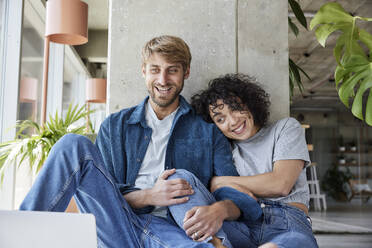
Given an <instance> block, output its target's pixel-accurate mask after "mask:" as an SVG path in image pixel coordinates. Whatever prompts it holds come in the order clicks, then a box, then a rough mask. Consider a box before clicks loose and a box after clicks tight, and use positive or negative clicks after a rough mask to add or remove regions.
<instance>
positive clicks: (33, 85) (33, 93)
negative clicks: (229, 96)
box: [19, 77, 38, 121]
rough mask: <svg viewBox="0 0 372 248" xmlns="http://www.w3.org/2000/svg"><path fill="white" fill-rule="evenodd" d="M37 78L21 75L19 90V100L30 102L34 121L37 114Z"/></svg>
mask: <svg viewBox="0 0 372 248" xmlns="http://www.w3.org/2000/svg"><path fill="white" fill-rule="evenodd" d="M37 85H38V80H37V78H33V77H22V78H21V84H20V91H19V102H23V103H31V104H32V117H31V119H32V120H33V121H35V119H36V116H37Z"/></svg>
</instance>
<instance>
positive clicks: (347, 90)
mask: <svg viewBox="0 0 372 248" xmlns="http://www.w3.org/2000/svg"><path fill="white" fill-rule="evenodd" d="M366 76H368V72H366V71H362V72H361V73H357V74H354V75H353V76H352V77H350V78H349V79H348V80H346V81H345V82H343V83H342V85H341V87H340V89H339V90H338V95H339V96H340V99H341V101H342V102H343V103H344V104H345V106H346V107H349V98H350V97H353V96H354V87H355V86H356V85H357V84H358V83H359V80H361V79H362V78H363V77H366Z"/></svg>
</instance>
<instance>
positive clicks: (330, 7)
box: [310, 2, 353, 30]
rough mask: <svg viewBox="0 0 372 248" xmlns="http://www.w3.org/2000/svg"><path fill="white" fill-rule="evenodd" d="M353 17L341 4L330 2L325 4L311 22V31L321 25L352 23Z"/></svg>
mask: <svg viewBox="0 0 372 248" xmlns="http://www.w3.org/2000/svg"><path fill="white" fill-rule="evenodd" d="M352 21H353V17H352V16H351V15H350V14H348V13H347V12H346V11H345V10H344V9H343V8H342V6H341V5H340V4H339V3H336V2H330V3H326V4H324V5H323V6H322V7H321V8H320V9H319V11H318V12H317V13H316V14H315V16H314V18H313V19H312V20H311V22H310V30H312V29H313V28H314V27H315V26H317V25H319V24H327V23H351V22H352Z"/></svg>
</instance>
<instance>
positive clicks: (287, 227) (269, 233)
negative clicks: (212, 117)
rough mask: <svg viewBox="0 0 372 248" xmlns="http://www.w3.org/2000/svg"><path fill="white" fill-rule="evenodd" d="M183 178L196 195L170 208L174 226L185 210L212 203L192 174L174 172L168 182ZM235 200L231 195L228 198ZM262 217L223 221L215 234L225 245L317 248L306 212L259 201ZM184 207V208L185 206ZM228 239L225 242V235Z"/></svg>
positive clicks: (266, 201) (204, 189)
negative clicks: (248, 220) (269, 244)
mask: <svg viewBox="0 0 372 248" xmlns="http://www.w3.org/2000/svg"><path fill="white" fill-rule="evenodd" d="M174 178H183V179H185V180H187V181H188V182H189V184H190V185H191V186H192V188H193V189H194V191H195V193H194V194H193V195H192V196H190V200H189V201H188V202H187V203H184V204H180V205H173V206H170V207H169V210H170V212H171V214H172V216H173V218H174V219H175V221H176V223H177V224H178V225H179V226H180V227H182V226H183V217H184V215H185V211H187V210H188V209H191V208H192V207H195V206H203V205H210V204H212V203H214V202H215V199H214V197H213V195H212V194H211V193H210V192H209V191H208V190H207V189H206V188H205V187H204V185H203V184H202V183H201V182H200V181H199V180H198V178H197V177H195V176H194V175H193V174H192V173H190V172H188V171H186V170H177V172H176V173H175V174H173V175H172V176H170V177H169V179H174ZM231 199H234V195H231ZM258 203H259V204H260V206H261V208H262V212H263V214H262V216H261V218H259V219H258V220H256V221H250V222H247V221H244V220H241V221H225V222H224V224H223V227H222V228H223V231H224V232H222V230H220V231H219V232H218V233H217V234H216V235H217V236H218V237H220V238H222V239H223V240H224V244H225V245H226V246H230V243H231V244H232V246H233V247H244V248H245V247H257V246H259V245H262V244H265V243H267V242H273V243H275V244H277V245H278V247H286V248H292V247H293V248H298V247H307V248H316V247H318V245H317V242H316V240H315V238H314V236H313V233H312V228H311V223H310V221H309V220H308V218H307V216H306V215H305V213H304V212H303V211H302V210H300V209H298V208H296V207H292V206H289V205H287V204H283V203H280V202H274V201H268V200H259V201H258ZM186 206H187V207H186ZM226 234H227V238H228V240H229V242H227V240H225V238H226V236H225V235H226Z"/></svg>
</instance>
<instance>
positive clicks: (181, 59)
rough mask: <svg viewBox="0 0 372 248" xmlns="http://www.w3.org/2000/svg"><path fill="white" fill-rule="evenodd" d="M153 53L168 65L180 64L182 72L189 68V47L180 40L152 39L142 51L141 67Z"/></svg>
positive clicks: (167, 38)
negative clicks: (163, 59) (162, 58)
mask: <svg viewBox="0 0 372 248" xmlns="http://www.w3.org/2000/svg"><path fill="white" fill-rule="evenodd" d="M153 53H158V54H160V55H161V56H162V57H164V58H165V60H166V61H167V62H170V63H181V64H182V67H183V70H184V71H186V69H188V68H189V67H190V63H191V53H190V49H189V46H188V45H187V44H186V42H185V41H183V40H182V39H181V38H178V37H175V36H170V35H162V36H159V37H155V38H152V39H151V40H150V41H148V42H147V43H146V44H145V46H144V47H143V49H142V53H141V55H142V65H143V66H144V65H146V62H147V60H148V59H149V58H150V57H151V55H152V54H153Z"/></svg>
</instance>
